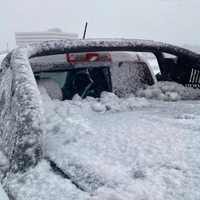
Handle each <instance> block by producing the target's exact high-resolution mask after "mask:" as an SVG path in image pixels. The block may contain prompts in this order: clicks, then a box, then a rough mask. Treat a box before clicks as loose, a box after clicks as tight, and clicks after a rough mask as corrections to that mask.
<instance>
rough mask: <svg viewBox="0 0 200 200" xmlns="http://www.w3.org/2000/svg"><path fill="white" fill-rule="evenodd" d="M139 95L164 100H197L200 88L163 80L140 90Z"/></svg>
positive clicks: (199, 97) (199, 96)
mask: <svg viewBox="0 0 200 200" xmlns="http://www.w3.org/2000/svg"><path fill="white" fill-rule="evenodd" d="M137 96H139V97H145V98H147V99H157V100H163V101H179V100H197V99H200V90H199V89H194V88H187V87H184V86H183V85H181V84H178V83H175V82H168V81H163V82H157V83H156V84H154V85H152V86H148V87H147V88H146V89H140V90H138V91H137Z"/></svg>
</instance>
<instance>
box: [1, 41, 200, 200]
mask: <svg viewBox="0 0 200 200" xmlns="http://www.w3.org/2000/svg"><path fill="white" fill-rule="evenodd" d="M133 52H135V53H133ZM138 52H140V53H141V52H150V53H152V54H153V55H155V57H156V59H157V61H158V64H159V68H160V73H159V74H157V75H154V74H153V72H152V70H151V69H150V66H149V64H148V62H147V61H146V60H145V59H144V58H142V57H141V56H140V54H138ZM199 84H200V55H199V54H197V53H194V52H192V51H189V50H186V49H183V48H180V47H176V46H173V45H169V44H165V43H161V42H154V41H145V40H130V39H129V40H126V39H120V40H115V39H111V40H66V41H57V42H44V43H41V44H38V45H32V46H27V47H23V48H17V49H15V50H13V51H12V52H11V53H9V54H8V55H7V57H6V58H5V59H4V60H3V62H2V64H1V67H0V110H1V113H0V150H1V151H0V152H1V153H0V169H1V173H0V178H1V183H2V185H3V187H4V189H5V191H6V193H7V194H8V197H9V198H10V199H14V200H35V199H37V200H40V199H41V200H51V199H56V200H57V199H58V200H64V199H65V200H66V199H70V200H72V199H77V200H78V199H81V200H82V199H84V200H85V199H87V200H88V199H91V200H92V199H106V200H107V199H109V200H110V199H138V200H140V199H181V200H182V199H187V200H188V199H191V200H194V199H199V198H200V192H199V186H200V173H199V166H200V159H199V158H198V157H199V153H200V148H199V147H200V146H199V144H200V143H199V142H200V136H199V130H200V125H199V120H200V111H199V110H200V109H199V108H200V101H199V99H200V91H199V89H198V88H199Z"/></svg>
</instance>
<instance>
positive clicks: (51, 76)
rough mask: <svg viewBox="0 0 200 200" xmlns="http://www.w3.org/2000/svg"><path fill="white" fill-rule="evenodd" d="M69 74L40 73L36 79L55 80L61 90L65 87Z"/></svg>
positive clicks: (36, 75) (36, 74)
mask: <svg viewBox="0 0 200 200" xmlns="http://www.w3.org/2000/svg"><path fill="white" fill-rule="evenodd" d="M66 76H67V72H39V73H35V77H36V79H46V78H49V79H53V80H54V81H56V82H57V83H58V84H59V86H60V88H63V87H64V84H65V80H66Z"/></svg>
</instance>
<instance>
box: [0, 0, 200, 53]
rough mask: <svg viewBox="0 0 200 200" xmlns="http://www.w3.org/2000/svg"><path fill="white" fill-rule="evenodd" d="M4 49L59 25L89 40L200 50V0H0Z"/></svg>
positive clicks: (0, 47)
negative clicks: (149, 42) (17, 37)
mask: <svg viewBox="0 0 200 200" xmlns="http://www.w3.org/2000/svg"><path fill="white" fill-rule="evenodd" d="M0 3H1V6H0V50H3V49H6V46H7V44H8V46H9V49H11V48H14V47H15V38H14V37H15V35H14V33H15V32H23V31H25V32H29V31H30V32H32V31H46V30H47V29H49V28H55V27H58V28H60V29H62V30H63V31H64V32H74V33H78V34H79V37H82V34H83V29H84V24H85V22H86V21H88V31H87V37H88V38H111V37H114V38H140V39H151V40H157V41H164V42H169V43H173V44H181V45H182V44H189V45H199V46H200V12H199V9H200V1H199V0H6V1H5V0H0Z"/></svg>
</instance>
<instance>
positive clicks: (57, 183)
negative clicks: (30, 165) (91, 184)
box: [0, 161, 88, 200]
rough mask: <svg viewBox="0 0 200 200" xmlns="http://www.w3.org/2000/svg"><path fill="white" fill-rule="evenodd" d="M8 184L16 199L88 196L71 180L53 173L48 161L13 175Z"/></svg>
mask: <svg viewBox="0 0 200 200" xmlns="http://www.w3.org/2000/svg"><path fill="white" fill-rule="evenodd" d="M8 184H9V191H10V196H11V197H14V199H15V200H86V199H87V197H88V194H86V193H84V192H82V191H78V190H77V189H76V187H75V186H74V185H73V184H72V183H71V182H70V181H69V180H67V179H63V178H62V177H61V176H60V175H59V174H55V173H53V171H52V170H51V168H50V166H49V163H48V162H47V161H42V162H40V163H39V164H38V165H37V167H35V168H34V169H30V170H29V171H28V172H26V173H24V174H21V175H16V176H15V177H12V180H10V181H9V182H8ZM0 198H1V197H0ZM2 200H4V199H2Z"/></svg>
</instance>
